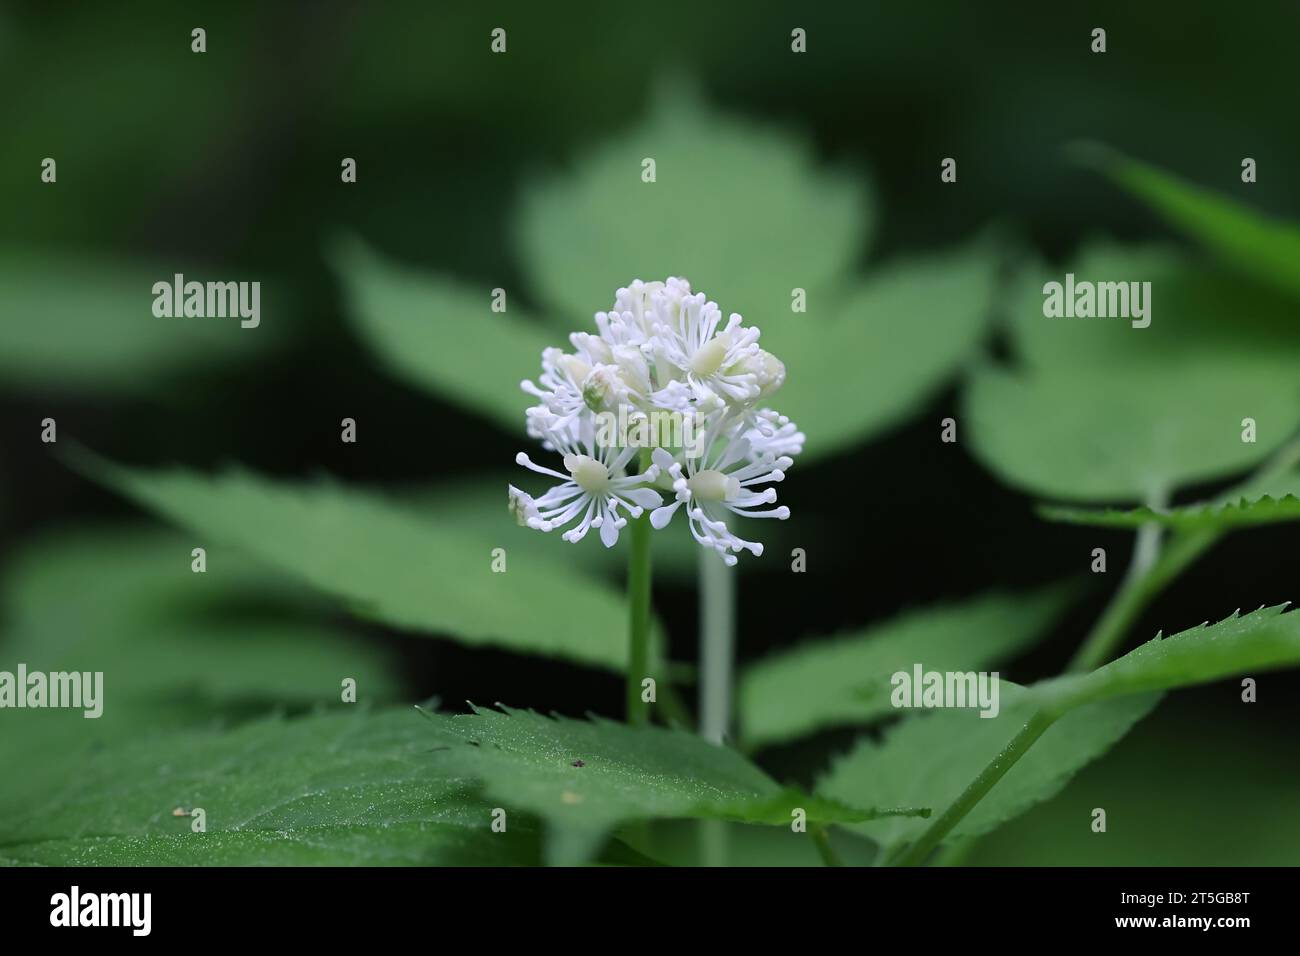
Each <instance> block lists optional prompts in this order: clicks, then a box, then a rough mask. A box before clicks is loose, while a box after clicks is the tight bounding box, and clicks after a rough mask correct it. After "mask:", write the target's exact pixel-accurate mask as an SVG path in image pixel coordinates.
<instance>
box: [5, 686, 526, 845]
mask: <svg viewBox="0 0 1300 956" xmlns="http://www.w3.org/2000/svg"><path fill="white" fill-rule="evenodd" d="M86 723H88V724H89V723H93V722H92V721H86ZM429 747H430V744H429V731H428V724H427V723H426V722H425V721H423V720H421V719H420V718H419V716H418V715H416V714H415V713H413V712H412V711H411V710H409V709H403V710H401V711H391V712H385V713H379V714H370V713H365V712H354V713H348V714H336V715H328V716H314V717H305V718H300V719H296V720H288V721H286V720H283V719H279V718H272V719H268V720H263V721H259V722H257V723H254V724H250V725H248V726H245V727H242V728H240V729H237V730H233V731H226V732H186V733H176V734H159V735H155V736H151V737H145V738H140V739H138V740H136V741H133V742H131V743H128V744H125V745H119V746H114V747H112V748H107V749H106V748H101V747H97V746H94V745H91V744H90V741H89V738H86V739H85V742H84V744H83V745H82V746H72V747H67V748H64V749H60V750H57V751H51V752H47V753H46V754H44V755H43V757H42V759H41V760H40V761H38V762H34V765H33V766H28V765H23V766H22V767H21V768H15V769H20V770H21V771H22V772H21V773H15V774H9V775H8V776H9V777H10V779H9V781H8V783H7V785H6V786H5V787H4V788H3V789H2V790H0V863H6V864H11V865H12V864H43V865H52V866H85V865H92V866H212V865H238V866H248V865H261V866H302V865H317V864H327V865H342V864H352V865H368V866H369V865H390V864H419V865H443V864H449V865H464V864H481V863H492V864H504V863H533V862H536V861H537V858H538V854H537V837H536V831H535V830H534V829H533V828H532V826H531V825H530V823H529V821H528V820H527V819H523V818H521V819H518V820H512V821H511V824H510V827H509V831H508V833H504V834H501V833H493V832H492V830H491V823H492V817H491V807H490V806H489V805H487V804H485V803H484V802H483V801H482V800H481V799H480V798H478V797H477V796H476V795H475V787H474V785H473V784H472V783H471V782H470V781H468V780H463V779H456V778H452V777H448V776H446V775H445V774H444V773H442V772H441V771H440V770H439V769H438V768H437V767H436V766H435V763H434V760H433V756H434V755H432V754H430V753H429ZM28 771H34V772H32V773H29V772H28ZM196 807H201V808H202V809H203V810H204V812H205V814H206V826H207V832H205V833H194V832H192V830H191V823H192V819H191V818H190V817H189V816H177V815H174V812H173V811H175V810H177V809H180V810H183V811H186V812H188V811H190V810H192V809H194V808H196Z"/></svg>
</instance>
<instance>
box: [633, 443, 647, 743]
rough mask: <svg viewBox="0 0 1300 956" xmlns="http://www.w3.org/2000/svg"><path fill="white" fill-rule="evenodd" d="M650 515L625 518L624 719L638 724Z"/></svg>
mask: <svg viewBox="0 0 1300 956" xmlns="http://www.w3.org/2000/svg"><path fill="white" fill-rule="evenodd" d="M649 456H650V450H649V449H647V448H643V449H641V469H642V471H644V470H645V469H646V467H648V462H649ZM652 530H653V529H652V528H651V527H650V516H649V515H646V514H643V515H642V516H641V517H639V518H629V519H628V531H629V532H630V537H631V539H632V540H631V545H632V550H631V554H630V556H629V557H628V562H627V597H628V624H627V638H628V650H627V722H628V723H629V724H633V725H638V724H644V723H646V722H647V721H648V720H649V718H650V705H649V704H647V703H646V702H645V701H644V700H642V699H641V681H643V680H644V679H645V678H646V677H648V676H649V673H650V580H651V568H650V532H651V531H652Z"/></svg>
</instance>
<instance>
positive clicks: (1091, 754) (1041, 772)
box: [817, 681, 1159, 851]
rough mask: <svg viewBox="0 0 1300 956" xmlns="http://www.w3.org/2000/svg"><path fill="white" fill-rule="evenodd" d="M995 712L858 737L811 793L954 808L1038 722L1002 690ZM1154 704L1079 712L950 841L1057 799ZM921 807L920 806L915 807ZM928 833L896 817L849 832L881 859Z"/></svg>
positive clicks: (919, 717)
mask: <svg viewBox="0 0 1300 956" xmlns="http://www.w3.org/2000/svg"><path fill="white" fill-rule="evenodd" d="M1000 687H1001V691H1000V696H1001V698H1002V703H1001V709H1000V710H999V713H998V715H997V716H996V717H992V718H983V717H981V716H980V715H979V711H976V710H971V709H961V710H941V711H936V712H934V713H931V714H915V715H912V716H909V717H907V718H905V719H904V720H902V721H901V722H899V723H898V724H896V725H895V726H893V727H892V728H890V729H889V730H886V731H885V736H884V739H883V740H882V741H880V742H879V743H877V742H875V741H873V740H870V739H868V738H863V739H862V740H861V741H859V743H858V744H857V746H856V747H855V748H854V749H853V750H852V751H850V752H849V753H848V754H847V755H845V756H844V757H842V758H840V759H839V760H838V761H836V762H835V763H834V765H833V766H832V767H831V769H830V771H829V772H828V773H827V775H826V776H825V777H824V778H823V779H822V780H821V781H820V782H819V783H818V786H817V792H818V793H822V794H825V795H827V796H829V797H832V798H836V799H840V800H859V801H860V800H863V799H870V800H878V801H885V802H893V801H899V802H900V805H922V806H928V807H933V808H934V809H935V811H936V812H939V811H940V810H941V809H942V808H944V807H947V806H948V805H949V804H950V803H952V802H953V801H954V800H955V799H956V798H957V796H958V795H959V794H961V792H962V791H963V790H965V788H966V786H967V785H968V784H969V783H970V782H971V781H972V780H974V779H975V777H976V776H977V775H978V774H979V773H980V771H982V770H983V769H984V768H985V767H986V766H987V765H988V764H989V763H991V762H992V761H993V760H994V759H995V758H996V757H997V756H998V754H999V753H1001V752H1002V750H1003V748H1005V747H1006V745H1007V744H1008V743H1009V742H1010V741H1011V739H1012V738H1013V737H1014V736H1015V735H1016V734H1017V733H1018V732H1019V730H1020V728H1021V727H1023V726H1024V724H1025V722H1026V721H1028V720H1029V718H1030V717H1031V716H1032V715H1033V714H1034V713H1035V710H1036V708H1037V702H1036V700H1034V699H1033V696H1032V691H1025V690H1024V689H1023V688H1018V687H1016V686H1015V685H1012V684H1008V683H1007V682H1006V681H1001V682H1000ZM1158 700H1159V697H1158V695H1144V696H1141V697H1128V698H1123V699H1120V700H1116V701H1107V702H1104V703H1100V704H1094V705H1091V706H1088V707H1084V708H1081V709H1079V710H1077V711H1075V712H1073V713H1071V714H1067V715H1066V716H1065V717H1063V718H1061V719H1060V720H1058V721H1057V722H1056V723H1055V724H1053V725H1052V726H1051V727H1049V728H1048V729H1047V731H1046V732H1045V733H1044V734H1043V736H1042V737H1040V738H1039V739H1038V741H1037V742H1036V743H1035V744H1034V746H1033V747H1032V748H1031V749H1030V750H1029V751H1028V752H1027V753H1026V754H1025V756H1024V757H1023V758H1021V759H1020V761H1019V762H1017V763H1016V764H1015V765H1014V766H1013V767H1012V768H1011V769H1010V770H1009V771H1007V774H1006V776H1004V777H1003V778H1002V779H1001V780H999V781H998V782H997V783H996V784H995V785H994V786H993V789H992V790H990V791H989V793H988V794H987V795H986V796H985V797H984V799H983V800H982V801H980V802H979V803H978V804H976V805H975V808H974V809H973V810H972V811H971V812H970V813H969V814H967V815H966V816H965V817H964V818H963V819H962V820H961V821H960V822H959V823H958V824H957V826H956V827H955V828H954V829H953V830H952V832H951V833H949V834H948V836H947V838H946V839H947V840H948V841H954V840H959V839H963V838H966V837H971V836H977V835H979V834H982V833H987V832H989V831H990V830H993V829H995V828H996V827H997V826H999V825H1000V824H1001V823H1003V822H1005V821H1006V820H1010V819H1011V818H1013V817H1015V816H1018V815H1019V814H1021V813H1023V812H1024V811H1025V810H1027V809H1029V808H1030V807H1031V806H1033V805H1034V804H1036V803H1039V802H1041V801H1043V800H1047V799H1049V798H1051V797H1052V796H1053V795H1055V794H1056V793H1057V792H1058V791H1060V789H1061V788H1062V787H1064V786H1065V784H1066V783H1067V782H1068V781H1069V779H1070V778H1071V777H1072V776H1073V775H1074V774H1075V773H1076V772H1077V771H1078V770H1079V769H1080V768H1082V767H1084V766H1086V765H1087V764H1088V763H1090V762H1091V761H1092V760H1095V759H1096V758H1097V757H1099V756H1101V755H1102V754H1104V753H1105V752H1106V751H1107V750H1108V749H1109V748H1110V747H1111V746H1113V745H1114V744H1115V743H1116V742H1117V741H1119V740H1120V739H1122V738H1123V736H1124V735H1125V734H1126V733H1128V731H1129V729H1130V728H1131V727H1132V726H1133V725H1134V724H1136V723H1137V722H1138V721H1139V720H1141V719H1142V718H1143V717H1145V716H1146V715H1147V714H1148V713H1149V712H1150V711H1151V710H1152V708H1154V707H1155V705H1156V703H1157V702H1158ZM917 801H919V804H918V803H916V802H917ZM927 825H928V824H927V823H926V822H925V821H921V820H915V819H903V818H894V819H890V820H880V821H876V822H873V823H865V824H860V825H858V826H855V827H853V829H854V830H857V831H859V832H861V833H863V834H865V835H867V836H870V837H871V838H872V839H874V840H876V841H877V842H879V843H880V844H881V845H882V847H883V848H884V849H885V850H886V851H888V850H890V849H891V848H893V847H895V846H898V845H900V844H903V843H909V842H912V841H913V840H915V839H916V838H917V837H919V836H920V835H921V833H922V832H924V830H925V828H926V826H927Z"/></svg>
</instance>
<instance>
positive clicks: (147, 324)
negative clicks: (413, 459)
mask: <svg viewBox="0 0 1300 956" xmlns="http://www.w3.org/2000/svg"><path fill="white" fill-rule="evenodd" d="M184 271H185V270H184V269H182V268H179V267H173V266H167V267H162V266H155V267H149V266H147V265H144V264H141V263H138V262H115V261H112V260H110V259H104V258H98V257H91V256H85V255H70V254H67V253H62V252H54V251H51V250H46V251H35V250H31V249H22V250H19V249H15V248H6V249H0V288H3V289H4V305H3V313H2V314H0V319H2V320H0V383H3V385H2V386H0V387H2V388H4V389H31V388H36V387H39V386H46V385H55V386H58V387H60V388H66V389H77V390H80V391H88V392H97V391H104V392H127V393H133V392H139V391H142V390H144V389H145V388H146V387H149V386H151V385H153V384H154V383H156V382H158V381H176V380H178V379H179V377H180V376H181V375H182V374H183V373H184V372H185V371H188V370H193V369H195V368H201V367H205V366H212V365H216V364H219V363H222V362H229V363H235V362H241V363H242V362H247V361H251V360H252V359H254V358H255V357H257V356H258V355H260V354H262V353H263V352H264V351H266V350H267V349H268V347H269V346H271V345H273V344H275V343H277V342H278V341H280V340H282V339H283V338H284V333H285V328H286V326H287V324H288V323H289V322H291V321H292V319H291V317H290V316H289V315H287V314H286V311H285V305H286V303H285V300H284V297H283V296H282V295H281V294H280V293H279V291H278V290H277V289H275V288H273V287H272V286H271V285H270V284H268V283H263V285H262V294H261V300H260V322H259V324H258V326H257V327H255V328H242V327H241V326H240V319H239V318H238V317H231V318H216V317H206V318H185V317H174V318H159V317H157V316H155V315H154V314H153V302H154V295H153V291H152V289H153V285H154V283H155V282H168V283H170V282H172V279H173V274H174V273H176V272H184ZM197 278H200V276H199V274H197V273H195V274H188V273H187V281H188V280H189V279H197ZM202 278H203V281H207V280H208V279H209V278H213V277H212V276H211V275H208V274H206V273H205V274H204V276H203V277H202ZM223 281H224V279H223ZM231 281H236V280H234V279H232V280H231ZM248 281H252V280H248Z"/></svg>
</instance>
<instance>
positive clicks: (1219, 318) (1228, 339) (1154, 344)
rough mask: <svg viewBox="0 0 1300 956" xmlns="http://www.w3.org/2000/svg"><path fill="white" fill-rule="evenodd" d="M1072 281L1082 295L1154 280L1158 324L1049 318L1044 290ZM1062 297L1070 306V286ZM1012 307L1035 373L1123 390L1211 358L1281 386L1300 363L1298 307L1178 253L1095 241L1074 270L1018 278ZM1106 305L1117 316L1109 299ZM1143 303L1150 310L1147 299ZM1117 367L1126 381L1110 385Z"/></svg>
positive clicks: (1019, 347) (1038, 270) (1013, 324)
mask: <svg viewBox="0 0 1300 956" xmlns="http://www.w3.org/2000/svg"><path fill="white" fill-rule="evenodd" d="M1068 275H1073V276H1074V280H1073V281H1074V283H1075V287H1076V295H1077V289H1078V286H1079V284H1080V283H1083V282H1090V283H1095V284H1097V285H1100V284H1101V283H1105V282H1111V283H1131V282H1143V283H1146V282H1149V283H1150V284H1151V285H1150V298H1149V304H1150V309H1149V311H1148V313H1147V314H1148V316H1149V317H1150V320H1151V321H1150V324H1149V325H1148V326H1147V327H1146V328H1135V327H1134V326H1133V325H1132V320H1131V319H1126V318H1122V317H1110V318H1078V317H1074V318H1071V317H1068V316H1063V317H1050V318H1049V317H1047V316H1045V315H1044V314H1043V309H1044V302H1045V300H1046V298H1047V296H1046V293H1045V292H1044V291H1043V290H1044V286H1045V285H1046V284H1047V283H1049V282H1057V283H1060V284H1061V285H1062V286H1063V287H1064V285H1065V284H1066V283H1067V276H1068ZM1115 292H1116V296H1117V301H1116V306H1120V307H1122V306H1123V303H1124V292H1123V291H1122V290H1119V289H1116V290H1115ZM1129 292H1130V293H1131V288H1130V290H1129ZM1062 296H1063V300H1064V288H1063V289H1062ZM1130 297H1131V296H1130ZM1007 300H1008V302H1009V303H1010V305H1009V308H1008V310H1007V312H1008V315H1007V319H1008V324H1009V326H1010V330H1011V332H1012V335H1013V336H1014V345H1015V353H1016V357H1017V358H1018V359H1019V360H1020V362H1022V363H1023V364H1024V365H1025V366H1026V367H1028V368H1029V369H1031V370H1044V371H1048V370H1051V371H1055V370H1056V369H1059V368H1062V367H1069V368H1080V367H1082V368H1086V369H1088V370H1090V371H1092V372H1093V373H1094V374H1095V375H1096V376H1097V378H1098V380H1099V382H1105V383H1106V384H1107V385H1109V386H1111V387H1115V388H1120V389H1123V388H1125V387H1127V385H1128V379H1129V378H1136V377H1141V376H1145V375H1146V374H1148V373H1149V372H1152V371H1154V372H1159V371H1160V368H1161V367H1163V366H1167V365H1170V364H1174V363H1179V362H1183V361H1187V360H1192V361H1195V360H1197V359H1203V358H1205V357H1207V356H1208V357H1212V358H1220V357H1231V358H1232V359H1234V360H1250V361H1252V362H1254V363H1257V366H1258V368H1259V369H1260V370H1261V371H1262V372H1264V373H1265V374H1269V375H1273V376H1275V377H1276V378H1277V380H1278V381H1279V383H1281V382H1284V381H1288V380H1289V379H1287V377H1286V376H1287V372H1288V370H1289V369H1290V368H1292V367H1293V366H1294V364H1295V362H1296V361H1300V327H1297V325H1296V321H1295V313H1296V308H1295V302H1294V301H1293V300H1292V299H1290V298H1288V297H1287V296H1285V295H1282V294H1279V293H1277V292H1275V291H1274V290H1272V289H1270V288H1267V287H1263V286H1258V285H1254V284H1251V283H1245V282H1242V280H1241V277H1240V276H1237V275H1235V274H1233V273H1230V272H1225V271H1223V270H1220V269H1215V268H1212V267H1207V265H1206V263H1204V262H1200V261H1197V260H1196V259H1193V258H1191V257H1189V256H1188V255H1187V254H1186V253H1183V252H1180V251H1179V250H1178V249H1176V248H1175V247H1173V246H1171V245H1166V244H1155V243H1142V244H1128V243H1119V242H1115V241H1093V242H1090V243H1088V244H1086V245H1085V246H1083V247H1082V248H1081V249H1080V250H1079V252H1078V254H1077V255H1076V256H1075V257H1074V259H1073V260H1071V261H1070V262H1069V263H1068V264H1066V265H1058V266H1055V267H1051V266H1049V265H1048V264H1046V263H1044V262H1042V261H1038V260H1031V261H1029V262H1027V263H1025V264H1024V267H1023V268H1022V269H1020V270H1019V272H1018V273H1017V275H1016V277H1015V279H1014V281H1013V282H1012V283H1011V287H1010V289H1009V290H1008V293H1007ZM1106 300H1107V306H1108V308H1109V305H1110V295H1109V291H1108V292H1107V296H1106ZM1142 301H1143V302H1144V304H1145V303H1147V302H1148V300H1147V298H1146V297H1145V293H1144V298H1143V300H1142ZM1132 306H1133V302H1131V301H1130V303H1129V307H1130V309H1131V308H1132ZM1116 363H1119V364H1120V369H1119V373H1120V374H1114V373H1112V374H1111V375H1110V376H1109V378H1107V377H1106V373H1107V372H1108V371H1111V369H1110V367H1111V366H1113V365H1115V364H1116ZM1138 363H1145V364H1138ZM1151 366H1155V368H1151Z"/></svg>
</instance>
